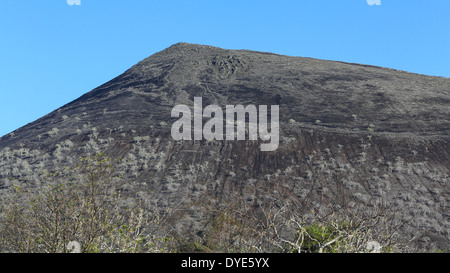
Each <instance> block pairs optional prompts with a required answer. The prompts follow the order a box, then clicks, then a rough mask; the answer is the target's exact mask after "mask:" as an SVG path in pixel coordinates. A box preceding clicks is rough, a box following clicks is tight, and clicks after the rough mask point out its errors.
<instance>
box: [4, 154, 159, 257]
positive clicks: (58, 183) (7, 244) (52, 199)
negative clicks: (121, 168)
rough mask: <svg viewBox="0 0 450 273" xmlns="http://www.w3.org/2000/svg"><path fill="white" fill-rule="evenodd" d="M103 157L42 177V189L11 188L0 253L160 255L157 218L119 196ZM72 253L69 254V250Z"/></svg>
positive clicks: (117, 181)
mask: <svg viewBox="0 0 450 273" xmlns="http://www.w3.org/2000/svg"><path fill="white" fill-rule="evenodd" d="M114 166H115V161H114V160H112V159H111V158H108V157H106V156H105V155H104V154H98V155H96V156H92V157H87V158H80V160H79V163H78V165H77V166H76V167H75V168H73V169H67V168H64V169H63V170H60V171H59V172H53V173H51V174H48V175H44V176H43V179H44V180H45V181H44V182H46V183H42V184H43V185H44V186H42V187H39V189H36V188H27V187H26V185H23V183H20V182H16V183H15V184H14V186H13V191H12V192H10V194H9V196H7V198H6V200H4V201H3V202H2V203H3V205H2V207H1V222H0V251H2V252H47V253H55V252H70V251H72V250H74V249H75V248H78V247H79V248H80V249H76V251H81V252H161V251H167V249H166V246H167V241H168V239H167V238H165V237H163V236H160V237H158V238H157V237H156V231H157V227H158V226H159V225H158V216H157V215H158V214H157V213H150V212H149V211H148V210H145V209H144V207H143V205H142V202H140V200H139V199H138V198H135V197H133V198H125V197H122V196H121V184H122V183H123V179H121V178H120V177H119V176H117V175H116V171H115V168H114ZM72 247H73V248H74V249H72Z"/></svg>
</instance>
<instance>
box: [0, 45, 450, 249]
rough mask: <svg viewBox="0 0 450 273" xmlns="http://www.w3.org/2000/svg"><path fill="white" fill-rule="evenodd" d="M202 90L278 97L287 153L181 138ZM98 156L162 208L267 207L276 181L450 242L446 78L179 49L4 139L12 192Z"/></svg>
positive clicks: (4, 183)
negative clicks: (238, 200)
mask: <svg viewBox="0 0 450 273" xmlns="http://www.w3.org/2000/svg"><path fill="white" fill-rule="evenodd" d="M194 97H202V98H203V107H205V106H206V105H210V104H216V105H219V106H221V107H222V108H223V109H224V108H225V106H226V105H238V104H241V105H244V106H245V105H249V104H252V105H256V106H257V105H279V107H280V144H279V147H278V149H277V150H276V151H273V152H262V151H260V149H259V141H250V140H245V141H228V140H224V141H206V140H200V141H186V140H184V141H175V140H173V139H172V137H171V134H170V132H171V126H172V124H173V122H175V121H176V120H177V118H172V117H171V110H172V108H173V107H174V106H175V105H179V104H185V105H187V106H189V107H191V108H192V107H193V99H194ZM96 152H107V153H108V154H110V155H111V156H121V157H123V158H124V159H125V161H124V163H123V165H122V167H123V172H124V173H125V174H126V175H127V177H128V180H129V181H130V182H129V183H128V185H127V187H128V190H130V191H138V192H142V193H143V194H147V195H148V196H147V198H148V200H149V202H152V203H154V204H155V205H157V206H158V207H160V208H166V207H177V206H182V205H185V204H189V203H190V202H192V201H194V200H200V199H201V198H211V199H212V198H216V199H218V200H220V199H221V198H224V197H225V196H226V195H227V194H230V193H236V194H240V195H242V197H243V199H245V200H247V202H248V203H249V204H258V202H262V200H264V196H265V193H264V192H262V191H258V189H259V187H260V186H261V185H272V186H273V187H276V188H277V189H278V190H279V189H281V188H282V189H284V190H286V192H288V193H289V196H290V198H292V199H293V200H303V199H304V198H305V196H307V195H309V194H310V193H311V192H312V193H313V195H314V196H316V197H317V198H318V199H320V198H321V197H323V196H331V195H334V196H340V197H342V199H345V198H347V199H348V200H351V201H352V202H358V203H361V204H364V205H366V206H368V207H371V206H373V205H374V204H379V203H383V204H389V206H391V207H394V208H397V209H398V211H399V213H400V214H401V215H402V216H403V217H404V218H405V219H406V218H407V219H410V220H409V221H408V222H407V223H406V225H405V226H404V229H403V232H405V234H411V235H412V236H414V237H415V239H414V241H413V243H414V244H416V245H418V246H420V247H423V248H428V247H434V248H441V249H450V223H449V219H450V209H449V205H448V204H449V201H450V194H449V193H450V184H449V176H450V79H447V78H441V77H431V76H425V75H419V74H413V73H407V72H404V71H398V70H393V69H387V68H381V67H375V66H369V65H360V64H351V63H343V62H335V61H325V60H317V59H311V58H302V57H289V56H281V55H276V54H272V53H264V52H254V51H248V50H225V49H220V48H216V47H211V46H204V45H193V44H186V43H179V44H175V45H173V46H171V47H169V48H167V49H165V50H163V51H161V52H158V53H156V54H154V55H152V56H150V57H149V58H147V59H145V60H143V61H141V62H140V63H138V64H136V65H135V66H133V67H132V68H130V69H129V70H127V71H126V72H125V73H123V74H122V75H120V76H118V77H117V78H115V79H113V80H111V81H109V82H107V83H105V84H103V85H102V86H100V87H98V88H96V89H94V90H92V91H90V92H88V93H86V94H85V95H83V96H81V97H80V98H78V99H77V100H75V101H72V102H70V103H68V104H67V105H64V106H63V107H61V108H60V109H57V110H55V111H54V112H52V113H50V114H48V115H46V116H44V117H42V118H41V119H39V120H36V121H35V122H32V123H30V124H28V125H26V126H24V127H22V128H19V129H17V130H16V131H14V132H13V133H11V134H8V135H5V136H3V137H2V138H1V139H0V187H1V188H3V189H7V188H8V187H9V186H10V182H9V178H10V177H15V178H20V177H26V176H28V177H29V176H30V175H31V176H32V175H33V174H34V173H36V172H38V171H40V170H43V169H46V168H53V167H57V166H63V165H67V164H70V163H71V162H74V160H75V159H76V158H77V157H78V156H80V155H85V154H89V153H96ZM32 183H33V182H32V180H30V184H32ZM311 189H313V190H312V191H311ZM149 191H151V192H150V193H149ZM344 192H345V194H344ZM205 196H206V197H205ZM196 217H198V216H196V215H192V219H193V221H194V222H195V220H196V219H197V218H196Z"/></svg>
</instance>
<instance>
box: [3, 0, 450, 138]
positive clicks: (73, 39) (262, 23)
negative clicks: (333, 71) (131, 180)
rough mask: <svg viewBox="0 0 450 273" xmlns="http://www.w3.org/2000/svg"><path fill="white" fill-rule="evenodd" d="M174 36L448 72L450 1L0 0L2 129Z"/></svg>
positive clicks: (114, 71)
mask: <svg viewBox="0 0 450 273" xmlns="http://www.w3.org/2000/svg"><path fill="white" fill-rule="evenodd" d="M177 42H189V43H198V44H207V45H213V46H218V47H222V48H228V49H251V50H258V51H269V52H274V53H278V54H285V55H291V56H304V57H313V58H319V59H327V60H338V61H346V62H355V63H363V64H371V65H378V66H383V67H389V68H395V69H400V70H406V71H409V72H415V73H421V74H427V75H436V76H444V77H448V78H450V1H449V0H431V1H424V0H381V5H379V6H369V5H368V4H367V2H366V0H291V1H283V0H277V1H275V0H272V1H265V0H192V1H187V0H180V1H171V0H129V1H125V0H81V5H79V6H69V5H68V4H67V2H66V0H1V3H0V135H4V134H7V133H9V132H11V131H13V130H15V129H17V128H19V127H21V126H23V125H26V124H27V123H28V122H32V121H34V120H36V119H37V118H39V117H41V116H43V115H45V114H47V113H49V112H51V111H53V110H55V109H57V108H59V107H61V106H62V105H64V104H66V103H68V102H70V101H72V100H74V99H76V98H78V97H79V96H81V95H82V94H84V93H86V92H88V91H90V90H92V89H93V88H95V87H97V86H99V85H101V84H103V83H105V82H107V81H108V80H110V79H112V78H114V77H116V76H118V75H119V74H121V73H123V72H124V71H125V70H126V69H128V68H129V67H131V66H132V65H134V64H136V63H137V62H139V61H140V60H142V59H144V58H146V57H148V56H150V55H152V54H153V53H155V52H157V51H160V50H163V49H164V48H166V47H168V46H170V45H172V44H174V43H177Z"/></svg>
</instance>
